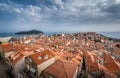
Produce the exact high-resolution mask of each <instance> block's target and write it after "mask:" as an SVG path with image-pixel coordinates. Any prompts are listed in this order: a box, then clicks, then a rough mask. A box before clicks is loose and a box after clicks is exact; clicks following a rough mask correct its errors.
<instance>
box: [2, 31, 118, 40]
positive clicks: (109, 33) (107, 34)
mask: <svg viewBox="0 0 120 78" xmlns="http://www.w3.org/2000/svg"><path fill="white" fill-rule="evenodd" d="M55 33H57V32H45V33H44V34H45V35H53V34H55ZM97 33H100V34H102V35H105V36H108V37H112V38H119V39H120V32H97ZM6 36H19V35H15V34H14V32H9V33H0V37H6Z"/></svg>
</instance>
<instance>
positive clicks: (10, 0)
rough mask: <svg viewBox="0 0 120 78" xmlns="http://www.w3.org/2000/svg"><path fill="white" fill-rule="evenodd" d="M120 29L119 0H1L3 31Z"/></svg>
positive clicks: (112, 30) (0, 26)
mask: <svg viewBox="0 0 120 78" xmlns="http://www.w3.org/2000/svg"><path fill="white" fill-rule="evenodd" d="M32 29H37V30H41V31H43V32H120V0H0V33H2V32H18V31H27V30H32Z"/></svg>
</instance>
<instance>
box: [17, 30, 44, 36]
mask: <svg viewBox="0 0 120 78" xmlns="http://www.w3.org/2000/svg"><path fill="white" fill-rule="evenodd" d="M15 34H17V35H24V34H44V33H43V32H42V31H39V30H29V31H20V32H17V33H15Z"/></svg>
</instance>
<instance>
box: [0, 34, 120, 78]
mask: <svg viewBox="0 0 120 78" xmlns="http://www.w3.org/2000/svg"><path fill="white" fill-rule="evenodd" d="M119 45H120V42H114V41H112V40H109V39H107V38H106V37H104V36H102V35H100V34H96V33H95V32H87V33H85V32H83V33H73V34H55V35H52V36H45V35H42V36H23V37H13V38H11V40H9V42H3V43H2V44H0V59H2V60H3V61H4V63H5V64H6V65H7V67H8V70H9V71H11V72H12V74H13V75H14V77H15V78H83V77H85V78H120V47H119Z"/></svg>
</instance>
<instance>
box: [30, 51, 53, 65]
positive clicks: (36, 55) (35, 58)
mask: <svg viewBox="0 0 120 78" xmlns="http://www.w3.org/2000/svg"><path fill="white" fill-rule="evenodd" d="M45 56H47V57H48V58H47V59H44V57H45ZM30 57H31V58H32V59H33V61H34V62H35V63H36V64H40V63H42V62H44V61H46V60H48V59H50V58H52V57H54V55H53V52H52V51H50V50H44V51H42V52H37V53H34V54H32V55H30ZM39 57H41V59H39Z"/></svg>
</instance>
